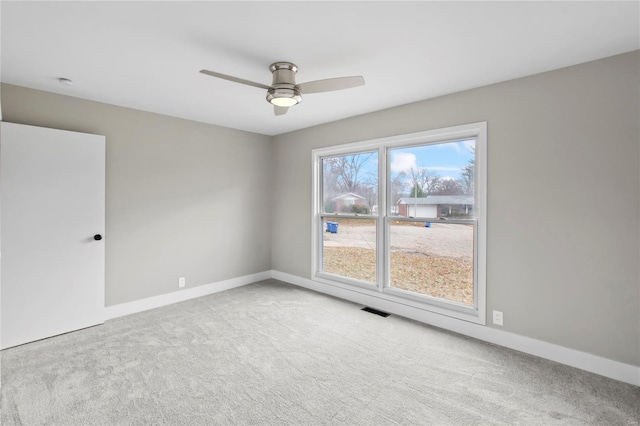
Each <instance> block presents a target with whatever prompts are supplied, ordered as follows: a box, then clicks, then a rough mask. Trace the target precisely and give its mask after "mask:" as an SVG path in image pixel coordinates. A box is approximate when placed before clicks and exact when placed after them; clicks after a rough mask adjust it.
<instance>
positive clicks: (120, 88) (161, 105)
mask: <svg viewBox="0 0 640 426" xmlns="http://www.w3.org/2000/svg"><path fill="white" fill-rule="evenodd" d="M1 8H2V9H1V16H2V35H1V41H2V51H1V53H2V56H1V66H2V70H1V71H2V76H1V79H2V81H3V82H5V83H10V84H16V85H20V86H26V87H31V88H35V89H40V90H46V91H50V92H56V93H62V94H66V95H70V96H76V97H80V98H86V99H91V100H95V101H100V102H106V103H110V104H115V105H122V106H126V107H130V108H136V109H140V110H145V111H151V112H157V113H161V114H167V115H172V116H176V117H182V118H187V119H191V120H196V121H202V122H206V123H212V124H217V125H221V126H226V127H231V128H237V129H243V130H248V131H252V132H258V133H263V134H267V135H275V134H279V133H284V132H288V131H292V130H297V129H301V128H305V127H309V126H313V125H317V124H321V123H326V122H330V121H334V120H339V119H342V118H346V117H350V116H354V115H359V114H363V113H367V112H371V111H376V110H380V109H384V108H389V107H393V106H397V105H401V104H406V103H410V102H415V101H419V100H423V99H428V98H433V97H436V96H441V95H444V94H448V93H454V92H459V91H461V90H465V89H470V88H474V87H480V86H484V85H487V84H492V83H496V82H500V81H505V80H510V79H514V78H518V77H522V76H526V75H531V74H535V73H539V72H543V71H548V70H552V69H557V68H562V67H565V66H569V65H573V64H578V63H582V62H587V61H590V60H594V59H598V58H603V57H607V56H611V55H615V54H618V53H623V52H628V51H631V50H635V49H638V48H640V34H639V31H640V30H639V20H640V18H639V13H640V11H639V3H638V2H637V1H632V2H575V1H571V2H480V1H474V2H398V1H393V2H363V1H360V2H266V1H262V2H10V1H3V2H2V4H1ZM275 61H291V62H293V63H295V64H297V65H298V67H299V72H298V75H297V81H298V82H299V83H300V82H306V81H311V80H317V79H323V78H331V77H340V76H349V75H363V76H364V78H365V81H366V85H365V86H363V87H358V88H353V89H349V90H344V91H340V92H329V93H322V94H311V95H307V96H305V97H304V99H303V102H302V103H301V104H300V105H298V106H295V107H293V108H291V109H290V111H289V113H288V114H287V115H285V116H279V117H276V116H274V115H273V109H272V107H271V106H270V104H268V103H267V101H266V100H265V95H266V93H265V92H264V90H262V89H257V88H254V87H249V86H243V85H240V84H237V83H232V82H229V81H225V80H220V79H216V78H212V77H208V76H205V75H203V74H200V73H198V71H199V70H200V69H203V68H206V69H209V70H214V71H217V72H221V73H224V74H232V75H235V76H238V77H241V78H245V79H248V80H253V81H256V82H261V83H265V84H270V83H271V74H270V72H269V70H268V66H269V64H271V63H272V62H275ZM58 77H67V78H70V79H72V80H73V81H74V83H75V84H74V85H73V87H67V86H63V85H61V84H60V83H59V82H58V81H57V78H58Z"/></svg>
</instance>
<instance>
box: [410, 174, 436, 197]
mask: <svg viewBox="0 0 640 426" xmlns="http://www.w3.org/2000/svg"><path fill="white" fill-rule="evenodd" d="M408 177H409V180H410V182H411V184H412V188H416V186H417V187H420V188H422V193H423V196H424V197H428V196H429V195H431V194H432V193H433V192H434V191H436V189H437V188H438V184H439V183H440V176H438V174H437V173H435V172H431V171H429V170H428V169H426V168H424V167H419V168H415V167H412V168H411V169H409V173H408ZM409 195H410V196H413V194H409Z"/></svg>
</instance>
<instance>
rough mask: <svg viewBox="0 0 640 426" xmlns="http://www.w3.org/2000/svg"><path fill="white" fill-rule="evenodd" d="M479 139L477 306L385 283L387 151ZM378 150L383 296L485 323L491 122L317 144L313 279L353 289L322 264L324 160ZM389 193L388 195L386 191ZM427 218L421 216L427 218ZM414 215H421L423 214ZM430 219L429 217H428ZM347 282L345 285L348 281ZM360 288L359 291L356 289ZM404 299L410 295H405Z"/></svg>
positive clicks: (378, 225)
mask: <svg viewBox="0 0 640 426" xmlns="http://www.w3.org/2000/svg"><path fill="white" fill-rule="evenodd" d="M465 139H474V140H475V141H476V143H475V153H476V155H475V160H476V161H475V176H474V179H475V192H474V197H475V205H474V211H475V214H474V216H475V220H474V221H473V222H474V224H475V226H474V233H475V234H474V239H473V240H474V257H473V261H474V268H473V270H474V280H473V281H474V306H473V308H471V309H460V307H459V306H457V304H456V303H454V302H450V301H447V300H444V299H440V300H435V301H434V300H432V299H433V298H428V297H424V298H416V297H411V295H409V294H406V295H405V294H403V293H402V292H397V291H393V289H389V288H388V287H385V285H388V283H389V281H390V279H389V278H390V277H389V274H390V260H389V259H390V252H389V243H388V241H389V236H390V225H389V221H390V220H393V219H394V217H391V216H389V213H390V212H389V211H387V210H389V208H388V207H389V206H387V205H386V204H385V200H388V199H390V198H391V197H390V193H389V189H388V188H387V187H386V183H387V181H388V180H389V176H388V174H389V172H388V170H387V167H388V165H387V160H388V156H389V155H388V151H389V149H390V148H397V147H409V146H422V145H430V144H441V143H447V142H454V141H460V140H465ZM373 150H377V151H378V215H377V216H372V217H371V219H374V220H376V230H377V232H376V285H377V287H378V289H377V292H378V293H379V296H378V297H381V298H385V299H387V300H388V301H389V302H392V303H400V304H404V305H410V306H413V307H416V308H418V309H423V310H430V311H432V312H434V313H436V314H441V315H449V316H451V317H453V318H458V319H463V320H465V321H471V322H474V323H477V324H482V325H484V324H486V291H487V290H486V288H487V286H486V279H487V272H486V259H487V255H486V248H487V247H486V238H487V231H486V228H487V215H486V211H487V210H486V204H487V167H486V162H487V122H486V121H482V122H477V123H470V124H463V125H459V126H452V127H447V128H442V129H433V130H426V131H421V132H415V133H409V134H401V135H396V136H390V137H385V138H379V139H371V140H366V141H359V142H353V143H347V144H342V145H335V146H328V147H322V148H315V149H312V150H311V161H312V164H311V169H312V172H313V176H312V194H313V195H312V197H311V199H312V205H311V221H312V227H311V228H312V229H311V277H312V278H313V280H315V281H317V282H321V283H326V284H329V285H334V286H338V287H343V288H344V289H345V290H349V289H350V288H349V287H350V286H352V285H353V284H351V283H352V282H353V283H354V284H355V285H358V284H357V283H355V280H351V279H348V277H347V279H344V280H343V279H334V278H333V277H331V276H327V275H326V274H324V273H322V272H321V269H322V267H321V266H322V259H321V256H322V253H323V247H322V243H323V238H322V223H321V218H322V217H323V216H324V217H326V216H328V215H327V214H325V213H322V205H323V204H322V199H321V198H322V190H321V188H320V186H321V183H322V181H323V177H322V175H321V173H322V170H321V167H320V160H321V158H322V157H324V156H329V155H345V154H357V153H362V152H370V151H373ZM383 195H384V196H383ZM423 219H424V218H422V220H423ZM412 220H421V219H420V218H416V219H412ZM427 220H428V219H427ZM343 283H344V284H343ZM354 290H355V291H358V290H356V289H354ZM403 299H405V300H403Z"/></svg>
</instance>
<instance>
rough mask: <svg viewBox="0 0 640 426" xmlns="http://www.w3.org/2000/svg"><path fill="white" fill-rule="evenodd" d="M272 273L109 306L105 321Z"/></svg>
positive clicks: (257, 279)
mask: <svg viewBox="0 0 640 426" xmlns="http://www.w3.org/2000/svg"><path fill="white" fill-rule="evenodd" d="M271 276H272V273H271V271H264V272H259V273H257V274H252V275H244V276H242V277H238V278H232V279H229V280H224V281H218V282H216V283H211V284H204V285H200V286H197V287H192V288H187V289H184V290H178V291H174V292H171V293H166V294H160V295H158V296H152V297H147V298H145V299H140V300H134V301H133V302H127V303H121V304H119V305H112V306H107V307H106V308H105V310H104V314H105V319H107V320H110V319H114V318H118V317H122V316H125V315H131V314H135V313H138V312H142V311H147V310H149V309H154V308H159V307H161V306H166V305H171V304H173V303H178V302H184V301H185V300H189V299H195V298H197V297H202V296H207V295H209V294H213V293H218V292H220V291H225V290H230V289H232V288H236V287H242V286H243V285H247V284H252V283H255V282H258V281H262V280H267V279H269V278H271Z"/></svg>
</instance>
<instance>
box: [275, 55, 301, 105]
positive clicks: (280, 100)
mask: <svg viewBox="0 0 640 426" xmlns="http://www.w3.org/2000/svg"><path fill="white" fill-rule="evenodd" d="M269 70H270V71H271V74H272V75H273V82H272V84H271V88H270V89H269V90H268V91H267V102H269V103H272V104H274V105H278V106H283V107H289V106H293V105H295V104H298V103H300V102H302V93H301V92H300V90H298V88H297V87H296V72H298V67H297V66H295V65H294V64H292V63H290V62H276V63H273V64H271V66H270V67H269Z"/></svg>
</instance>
